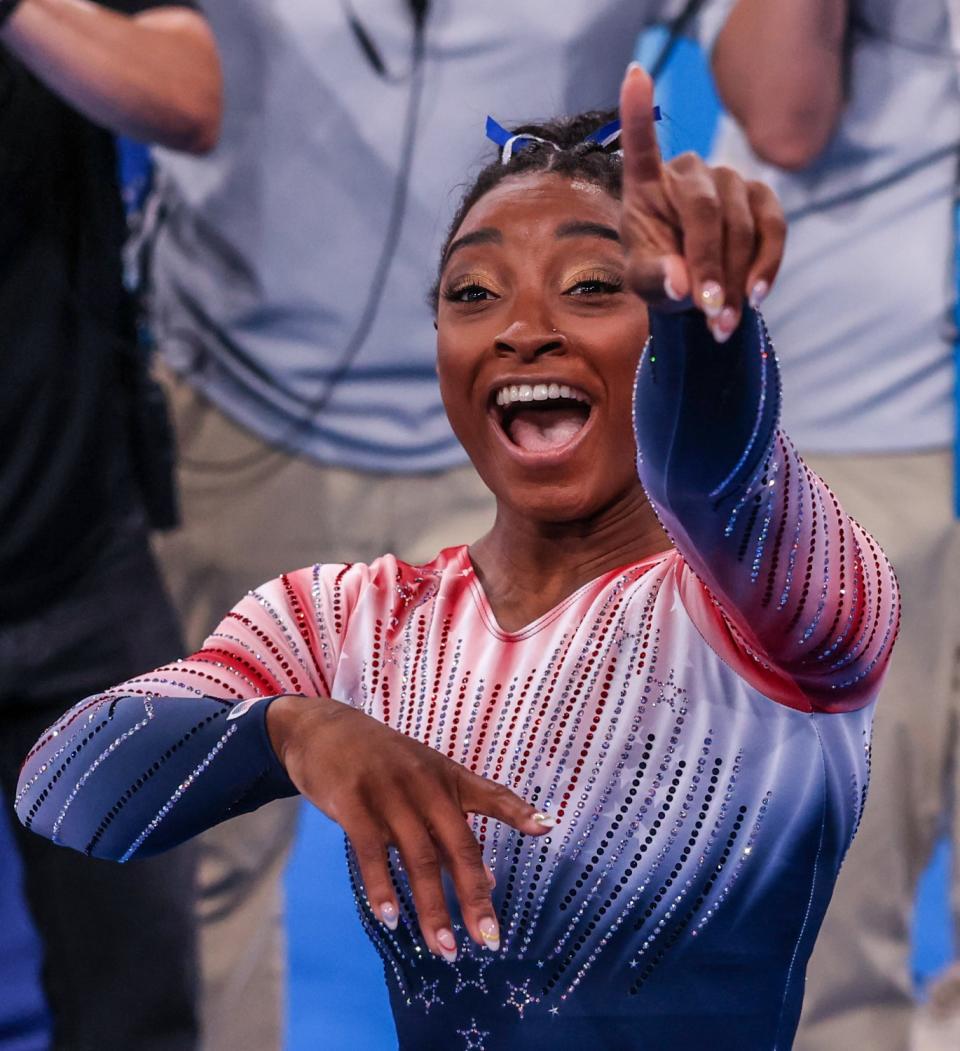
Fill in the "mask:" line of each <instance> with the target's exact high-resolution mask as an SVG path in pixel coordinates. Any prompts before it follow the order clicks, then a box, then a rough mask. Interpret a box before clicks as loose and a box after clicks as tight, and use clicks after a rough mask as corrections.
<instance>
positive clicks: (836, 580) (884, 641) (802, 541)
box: [636, 309, 899, 710]
mask: <svg viewBox="0 0 960 1051" xmlns="http://www.w3.org/2000/svg"><path fill="white" fill-rule="evenodd" d="M651 318H652V321H651V341H650V345H649V347H648V348H647V351H646V353H645V354H644V358H643V361H642V362H641V366H640V371H639V373H638V377H637V391H636V428H637V442H638V448H639V450H640V456H639V461H638V466H639V472H640V477H641V480H642V481H643V484H644V486H645V488H646V490H647V493H648V495H649V497H650V499H651V501H652V502H653V504H654V506H655V508H656V509H657V512H658V514H659V515H660V518H661V521H662V522H663V524H664V526H665V528H666V529H667V531H668V532H669V533H670V535H671V536H672V538H673V539H674V541H675V543H676V545H677V548H678V549H679V551H680V553H681V554H682V555H683V557H684V559H685V561H686V562H687V564H688V565H689V566H690V567H691V568H692V569H693V571H694V572H695V573H696V575H697V577H699V579H700V581H701V582H702V584H703V585H705V586H706V588H707V589H708V591H709V592H710V594H711V596H712V598H713V600H714V601H715V602H716V604H717V606H718V607H719V610H720V613H721V614H722V617H723V619H724V621H725V625H726V628H727V630H728V631H729V632H730V634H731V635H732V637H733V639H734V640H735V643H736V646H737V648H738V649H739V651H740V652H741V653H743V654H745V655H746V657H747V658H748V660H749V661H750V662H754V663H756V664H757V665H759V666H761V667H762V668H763V669H764V670H765V671H766V672H769V673H770V675H771V676H773V677H774V678H775V679H776V680H778V681H779V683H780V684H781V685H782V686H784V687H790V689H791V690H792V691H793V693H792V695H791V694H790V693H789V692H788V693H787V694H786V695H787V696H788V698H789V699H790V700H791V701H792V702H794V703H795V702H798V701H799V702H802V704H803V706H807V705H809V706H810V707H812V708H816V709H820V710H842V709H844V708H848V707H856V706H858V705H859V704H862V703H865V700H866V699H867V698H868V697H869V696H870V695H871V693H872V692H873V691H874V690H875V688H876V685H877V683H878V681H879V678H880V676H881V675H882V673H883V670H884V668H885V665H886V661H887V658H888V656H889V653H890V650H891V648H892V645H893V641H894V638H895V636H896V629H897V623H898V615H899V601H898V593H897V585H896V579H895V577H894V575H893V571H892V570H891V568H890V566H889V564H888V563H887V561H886V559H885V557H884V556H883V553H882V552H881V551H880V549H879V548H878V547H877V545H876V544H875V542H874V541H873V540H872V539H871V537H870V536H869V535H868V534H867V533H866V532H864V530H863V529H861V528H860V526H858V525H857V524H856V523H855V522H854V521H853V520H852V519H850V518H849V517H848V516H847V515H846V514H845V513H844V512H843V510H842V508H841V507H840V505H839V503H838V502H837V500H836V498H835V497H834V496H833V494H832V493H831V492H830V490H829V489H828V488H827V486H826V485H825V484H824V483H823V481H821V479H820V478H819V477H818V476H817V475H816V474H814V473H813V472H812V471H811V470H810V469H809V468H808V467H807V466H806V464H804V462H803V460H802V459H801V458H800V456H799V454H798V453H797V452H796V450H795V449H794V447H793V445H792V444H791V442H790V440H789V439H788V438H787V437H786V435H785V434H784V433H783V432H782V431H781V430H780V429H779V427H778V420H779V411H780V382H779V372H778V369H777V363H776V358H775V356H774V353H773V349H772V347H771V345H770V343H769V339H768V337H767V333H766V329H765V327H764V325H763V321H762V320H761V319H760V317H759V315H758V314H757V313H756V312H755V311H753V310H750V309H745V311H744V317H743V321H742V322H741V324H740V326H739V328H738V329H737V331H736V332H735V333H734V335H733V337H732V338H731V339H730V341H729V342H728V343H726V344H724V345H718V344H717V343H715V342H714V340H713V339H712V337H711V336H710V333H709V331H708V330H707V328H706V325H705V324H704V321H703V318H702V316H701V315H700V314H698V313H694V312H687V313H684V314H680V315H671V316H667V315H663V314H658V313H656V312H653V313H652V314H651Z"/></svg>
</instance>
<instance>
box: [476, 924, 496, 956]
mask: <svg viewBox="0 0 960 1051" xmlns="http://www.w3.org/2000/svg"><path fill="white" fill-rule="evenodd" d="M477 926H478V927H479V928H480V935H481V937H482V938H483V947H484V948H485V949H489V950H490V951H491V952H496V951H497V949H499V948H500V928H499V927H498V926H497V921H496V920H494V919H491V917H489V916H485V917H484V918H483V919H482V920H481V921H480V922H479V923H478V924H477Z"/></svg>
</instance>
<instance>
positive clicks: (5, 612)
mask: <svg viewBox="0 0 960 1051" xmlns="http://www.w3.org/2000/svg"><path fill="white" fill-rule="evenodd" d="M105 6H108V7H111V8H114V9H115V10H119V11H124V12H127V13H134V12H137V11H140V10H144V9H147V8H151V7H158V6H162V4H160V3H157V2H156V0H153V2H151V0H109V2H107V3H106V4H105ZM125 234H126V224H125V218H124V214H123V207H122V203H121V199H120V193H119V186H118V178H117V158H116V146H115V142H114V139H113V136H112V135H111V134H110V133H109V132H107V131H105V130H103V129H102V128H99V127H97V126H96V125H95V124H93V123H92V122H91V121H89V120H87V119H86V118H85V117H83V116H81V115H80V114H79V113H77V112H76V111H75V110H73V109H71V108H70V106H68V105H67V104H66V103H65V102H63V101H61V100H60V99H59V98H58V97H57V96H56V95H54V94H53V93H52V92H51V91H49V90H48V89H47V88H45V87H44V86H43V84H41V83H40V81H39V80H38V79H37V78H36V77H34V76H33V75H32V74H31V73H29V72H28V71H27V70H26V69H25V67H24V66H23V65H22V64H21V63H20V62H19V61H18V60H17V59H16V58H15V57H14V56H12V55H11V54H9V53H8V52H7V51H6V50H5V49H3V48H2V46H0V362H2V380H0V621H11V620H16V619H19V618H20V617H22V616H25V615H28V614H29V613H31V612H33V611H35V610H37V609H38V608H41V607H42V606H44V605H45V604H47V603H48V602H49V601H50V600H51V599H52V598H53V597H54V596H55V595H56V594H57V592H58V590H59V589H60V588H61V587H63V586H65V585H67V584H68V583H69V582H70V580H71V579H73V578H74V577H76V576H77V575H79V574H80V573H81V572H82V570H83V568H84V566H85V564H86V563H87V562H88V561H89V559H90V557H91V554H92V552H93V551H95V550H96V549H97V546H98V545H99V544H101V543H102V542H103V541H104V539H105V537H106V535H107V533H108V532H109V530H110V529H111V527H112V526H113V525H114V524H115V523H116V522H117V521H119V520H120V519H121V518H127V517H129V515H130V513H131V511H133V510H134V509H135V508H136V507H137V504H138V496H137V492H136V487H135V485H134V482H133V479H132V474H131V471H130V467H129V449H128V440H129V439H128V429H129V428H128V423H127V418H128V414H129V408H130V407H129V404H128V402H129V393H128V390H127V384H125V383H124V382H122V379H121V377H122V375H123V373H124V370H125V361H128V360H129V358H128V357H127V358H125V355H126V356H129V355H130V354H131V353H136V351H135V349H134V348H135V344H134V315H133V310H132V305H131V302H130V300H129V298H128V296H127V295H126V294H125V292H124V289H123V284H122V263H121V251H122V246H123V241H124V237H125Z"/></svg>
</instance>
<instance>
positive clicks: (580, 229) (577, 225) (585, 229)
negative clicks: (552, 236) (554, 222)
mask: <svg viewBox="0 0 960 1051" xmlns="http://www.w3.org/2000/svg"><path fill="white" fill-rule="evenodd" d="M556 236H557V237H602V238H604V239H605V240H607V241H616V242H617V244H619V243H620V234H619V233H617V231H616V230H614V228H613V227H612V226H605V225H604V224H603V223H587V222H578V221H574V222H570V223H564V224H563V225H562V226H558V227H557V233H556Z"/></svg>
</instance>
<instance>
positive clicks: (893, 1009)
mask: <svg viewBox="0 0 960 1051" xmlns="http://www.w3.org/2000/svg"><path fill="white" fill-rule="evenodd" d="M807 461H808V463H810V465H811V466H812V467H813V468H814V470H816V471H817V472H818V473H819V474H821V475H822V477H823V478H824V479H825V481H826V482H827V484H828V485H830V486H831V487H832V488H833V489H834V491H835V492H836V494H837V496H838V497H839V499H840V501H841V503H842V504H843V506H844V508H845V510H847V511H848V512H849V513H850V514H851V515H853V517H854V518H856V519H857V520H858V521H859V522H860V523H861V524H862V525H863V526H864V527H865V528H866V529H867V530H869V531H870V532H871V533H872V534H873V535H874V536H875V537H876V539H877V540H879V542H880V543H881V545H882V546H883V548H884V550H885V551H886V553H887V555H888V557H889V558H890V560H891V562H892V563H893V566H894V568H895V570H896V571H897V576H898V578H899V580H900V586H901V589H902V592H903V621H902V628H901V634H900V639H899V641H898V643H897V646H896V649H895V650H894V654H893V660H892V662H891V667H890V672H889V675H888V678H887V680H886V682H885V684H884V687H883V690H882V692H881V695H880V699H879V702H878V706H877V714H876V722H875V727H874V736H873V761H872V774H871V784H870V792H869V795H868V798H867V806H866V810H865V813H864V818H863V823H862V824H861V826H860V830H859V832H858V833H857V838H856V840H855V841H854V844H853V846H852V847H851V849H850V852H849V854H848V855H847V858H846V860H845V862H844V865H843V869H842V870H841V872H840V878H839V880H838V882H837V887H836V891H835V893H834V896H833V901H832V903H831V905H830V908H829V910H828V912H827V916H826V920H825V922H824V925H823V929H822V931H821V934H820V938H819V940H818V942H817V946H816V948H815V950H814V953H813V957H812V958H811V961H810V965H809V967H808V970H807V993H806V999H805V1003H804V1010H803V1015H802V1017H801V1021H800V1030H799V1033H798V1036H797V1040H796V1043H795V1045H794V1046H795V1049H796V1051H908V1049H911V1048H912V1049H913V1051H947V1049H948V1048H949V1049H950V1051H956V1049H957V1047H958V1046H960V1045H958V1044H957V1042H956V1036H955V1035H954V1036H953V1037H951V1036H950V1035H949V1034H950V1032H953V1033H954V1034H956V1031H957V1030H956V1028H954V1027H955V1026H957V1025H958V1022H960V1004H955V1006H954V1007H953V1008H949V1007H948V1008H947V1009H946V1010H944V1011H941V1012H940V1013H939V1015H938V1014H937V1012H935V1011H930V1010H928V1009H926V1008H924V1009H923V1010H921V1011H919V1012H918V1011H917V1010H916V1009H915V1006H914V997H913V991H912V982H911V975H910V966H909V964H910V925H911V921H912V914H913V901H914V894H915V891H916V887H917V880H918V877H919V876H920V874H921V872H922V871H923V869H924V867H925V865H926V863H927V861H928V860H929V857H930V853H931V850H932V848H933V845H934V843H935V841H936V839H937V837H938V835H940V834H942V833H943V832H945V831H946V832H949V833H950V834H951V836H952V840H953V842H954V844H956V843H958V842H960V837H958V832H960V823H958V821H957V815H956V813H955V809H954V803H955V800H956V795H957V785H958V781H957V776H958V771H957V768H956V759H957V748H958V738H957V734H958V729H960V720H958V716H960V690H958V674H960V659H958V657H960V526H958V524H957V523H956V522H955V521H954V520H953V515H952V495H953V465H952V459H951V457H950V456H949V455H948V454H947V453H946V452H944V453H924V454H911V455H901V456H855V457H826V456H820V457H807ZM951 825H952V827H951ZM954 868H955V869H956V865H955V866H954ZM951 907H952V916H953V918H954V921H956V918H957V916H958V914H960V881H958V879H957V878H956V875H954V877H953V880H952V900H951ZM955 927H956V923H955ZM940 999H941V1001H944V1000H945V1001H947V1002H949V1001H950V999H951V998H950V997H949V996H948V997H941V998H940ZM952 999H953V1000H956V999H957V997H956V996H954V997H953V998H952ZM951 1012H953V1017H952V1018H951V1017H950V1015H951Z"/></svg>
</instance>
